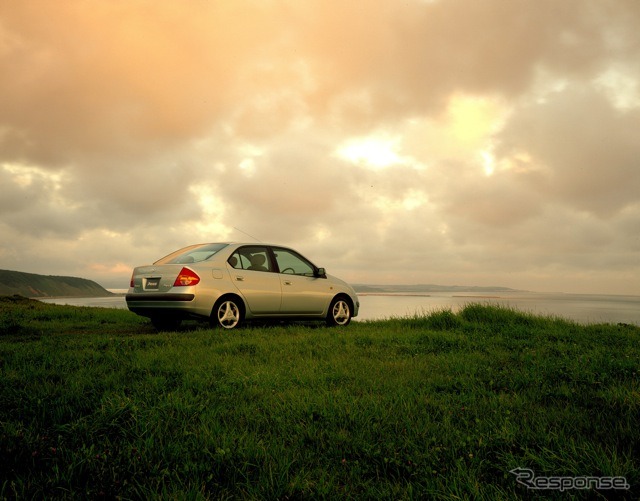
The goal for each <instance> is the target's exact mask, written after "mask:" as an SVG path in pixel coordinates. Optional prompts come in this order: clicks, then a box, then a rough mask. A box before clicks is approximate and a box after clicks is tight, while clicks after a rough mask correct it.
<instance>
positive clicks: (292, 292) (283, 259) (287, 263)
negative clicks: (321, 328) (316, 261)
mask: <svg viewBox="0 0 640 501" xmlns="http://www.w3.org/2000/svg"><path fill="white" fill-rule="evenodd" d="M272 249H273V253H274V257H275V260H276V263H277V265H278V271H279V274H278V276H279V278H280V288H281V290H282V302H281V307H280V311H281V312H282V313H283V314H286V315H319V314H321V313H322V312H323V311H324V310H325V309H326V308H327V305H328V304H329V301H330V300H331V297H332V294H331V293H332V291H331V290H330V287H329V283H328V281H327V280H326V279H325V278H321V277H318V276H316V275H315V271H316V267H315V266H314V265H313V264H312V263H311V262H310V261H309V260H307V259H306V258H304V257H303V256H301V255H300V254H298V253H297V252H295V251H293V250H291V249H285V248H282V247H273V248H272Z"/></svg>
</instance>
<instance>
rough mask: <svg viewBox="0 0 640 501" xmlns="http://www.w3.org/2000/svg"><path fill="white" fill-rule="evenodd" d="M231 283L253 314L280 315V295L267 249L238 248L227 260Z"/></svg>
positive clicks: (276, 275)
mask: <svg viewBox="0 0 640 501" xmlns="http://www.w3.org/2000/svg"><path fill="white" fill-rule="evenodd" d="M228 262H229V264H230V265H231V266H232V269H230V274H231V281H232V282H233V283H234V284H235V286H236V287H237V288H238V290H239V291H240V293H241V294H242V295H243V296H244V299H245V301H246V302H247V307H248V308H249V309H250V310H251V312H252V313H253V314H255V315H276V314H278V313H279V312H280V303H281V300H282V292H281V289H280V277H279V276H278V274H277V273H274V269H273V265H272V263H271V259H270V258H269V253H268V251H267V247H264V246H262V245H252V246H246V247H240V248H239V249H238V250H237V251H236V252H234V253H233V255H232V256H231V257H230V258H229V261H228Z"/></svg>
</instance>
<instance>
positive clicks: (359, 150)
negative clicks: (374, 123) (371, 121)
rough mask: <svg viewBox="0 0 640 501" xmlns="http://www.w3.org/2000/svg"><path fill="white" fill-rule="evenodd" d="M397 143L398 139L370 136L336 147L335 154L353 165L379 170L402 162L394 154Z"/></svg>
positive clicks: (386, 136) (385, 136)
mask: <svg viewBox="0 0 640 501" xmlns="http://www.w3.org/2000/svg"><path fill="white" fill-rule="evenodd" d="M398 143H399V139H398V138H394V137H390V136H388V135H372V136H368V137H363V138H357V139H351V140H349V141H347V142H345V143H344V144H343V145H341V146H340V147H338V149H337V151H336V154H337V155H338V156H339V157H341V158H344V159H345V160H348V161H349V162H352V163H354V164H359V165H362V166H365V167H368V168H370V169H374V170H380V169H384V168H386V167H390V166H391V165H394V164H398V163H400V162H401V161H402V158H401V157H400V155H398V153H397V152H396V149H397V147H398Z"/></svg>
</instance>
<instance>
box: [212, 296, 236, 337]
mask: <svg viewBox="0 0 640 501" xmlns="http://www.w3.org/2000/svg"><path fill="white" fill-rule="evenodd" d="M242 320H243V315H242V306H241V303H240V301H239V300H238V299H236V298H223V299H221V300H219V301H218V302H217V303H216V304H215V306H214V307H213V311H212V312H211V325H212V326H213V327H219V328H221V329H225V330H231V329H236V328H238V327H239V326H240V325H241V324H242Z"/></svg>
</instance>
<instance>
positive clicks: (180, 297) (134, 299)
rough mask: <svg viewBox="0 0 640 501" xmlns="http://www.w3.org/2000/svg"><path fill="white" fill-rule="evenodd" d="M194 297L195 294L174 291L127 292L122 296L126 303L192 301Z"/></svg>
mask: <svg viewBox="0 0 640 501" xmlns="http://www.w3.org/2000/svg"><path fill="white" fill-rule="evenodd" d="M195 297H196V295H195V294H176V293H164V294H154V293H151V294H127V295H126V296H125V297H124V298H125V300H126V301H127V304H136V303H148V302H152V303H155V302H157V301H161V302H166V301H169V302H173V301H193V300H194V298H195Z"/></svg>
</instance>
